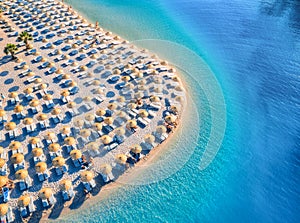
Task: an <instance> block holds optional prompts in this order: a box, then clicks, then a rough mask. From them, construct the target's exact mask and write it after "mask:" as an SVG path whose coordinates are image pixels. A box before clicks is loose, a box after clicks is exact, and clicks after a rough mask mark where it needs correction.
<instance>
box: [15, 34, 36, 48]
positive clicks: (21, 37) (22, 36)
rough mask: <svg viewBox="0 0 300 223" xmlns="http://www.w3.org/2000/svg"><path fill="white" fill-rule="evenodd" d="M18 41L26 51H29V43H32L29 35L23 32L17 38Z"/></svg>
mask: <svg viewBox="0 0 300 223" xmlns="http://www.w3.org/2000/svg"><path fill="white" fill-rule="evenodd" d="M18 40H20V41H23V43H25V46H26V50H28V49H29V41H32V40H33V37H32V35H31V34H30V33H28V32H26V31H23V32H21V33H20V35H19V36H18Z"/></svg>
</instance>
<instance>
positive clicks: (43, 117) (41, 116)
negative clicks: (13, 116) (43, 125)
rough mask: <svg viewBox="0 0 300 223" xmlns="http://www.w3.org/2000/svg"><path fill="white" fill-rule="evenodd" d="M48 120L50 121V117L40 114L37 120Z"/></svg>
mask: <svg viewBox="0 0 300 223" xmlns="http://www.w3.org/2000/svg"><path fill="white" fill-rule="evenodd" d="M46 119H48V116H47V115H46V114H38V115H37V120H39V121H44V120H46Z"/></svg>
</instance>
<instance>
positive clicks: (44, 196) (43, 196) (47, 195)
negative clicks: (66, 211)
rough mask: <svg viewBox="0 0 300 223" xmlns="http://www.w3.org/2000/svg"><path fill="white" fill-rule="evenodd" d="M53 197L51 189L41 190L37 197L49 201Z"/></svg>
mask: <svg viewBox="0 0 300 223" xmlns="http://www.w3.org/2000/svg"><path fill="white" fill-rule="evenodd" d="M52 195H53V192H52V189H51V188H43V189H41V190H40V191H39V197H40V198H41V199H43V200H45V199H49V198H50V197H51V196H52Z"/></svg>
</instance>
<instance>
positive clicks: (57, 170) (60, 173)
mask: <svg viewBox="0 0 300 223" xmlns="http://www.w3.org/2000/svg"><path fill="white" fill-rule="evenodd" d="M55 172H56V174H57V176H61V175H62V174H63V172H62V170H61V168H60V167H56V168H55Z"/></svg>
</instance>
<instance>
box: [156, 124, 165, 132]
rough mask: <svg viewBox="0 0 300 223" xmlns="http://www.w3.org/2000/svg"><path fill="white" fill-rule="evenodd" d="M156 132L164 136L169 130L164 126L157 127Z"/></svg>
mask: <svg viewBox="0 0 300 223" xmlns="http://www.w3.org/2000/svg"><path fill="white" fill-rule="evenodd" d="M156 132H158V133H159V134H164V133H166V132H167V128H166V127H165V126H164V125H159V126H157V127H156Z"/></svg>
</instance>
